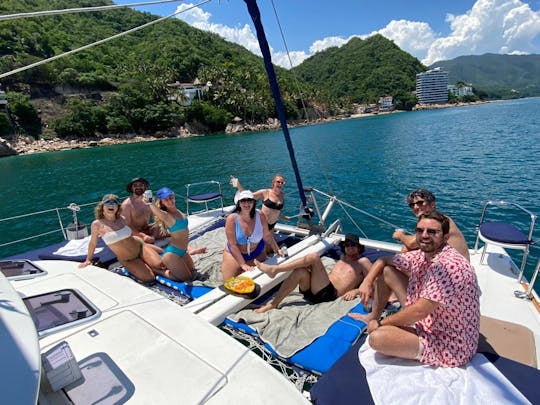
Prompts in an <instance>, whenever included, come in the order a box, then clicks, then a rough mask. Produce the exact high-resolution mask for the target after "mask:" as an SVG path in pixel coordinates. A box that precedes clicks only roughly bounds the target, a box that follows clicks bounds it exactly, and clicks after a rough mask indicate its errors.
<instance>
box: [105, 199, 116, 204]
mask: <svg viewBox="0 0 540 405" xmlns="http://www.w3.org/2000/svg"><path fill="white" fill-rule="evenodd" d="M103 205H118V201H115V200H109V201H105V202H104V203H103Z"/></svg>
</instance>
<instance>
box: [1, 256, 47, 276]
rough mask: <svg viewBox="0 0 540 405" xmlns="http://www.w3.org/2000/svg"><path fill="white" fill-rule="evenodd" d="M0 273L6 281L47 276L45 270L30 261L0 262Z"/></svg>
mask: <svg viewBox="0 0 540 405" xmlns="http://www.w3.org/2000/svg"><path fill="white" fill-rule="evenodd" d="M0 271H1V272H2V273H4V276H6V278H7V279H8V280H24V279H27V278H34V277H37V276H44V275H45V274H47V272H46V271H45V270H43V269H42V268H40V267H39V266H38V265H37V264H34V263H32V262H31V261H30V260H2V261H0Z"/></svg>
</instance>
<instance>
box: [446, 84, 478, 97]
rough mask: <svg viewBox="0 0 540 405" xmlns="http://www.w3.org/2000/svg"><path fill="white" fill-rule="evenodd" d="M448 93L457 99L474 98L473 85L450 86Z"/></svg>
mask: <svg viewBox="0 0 540 405" xmlns="http://www.w3.org/2000/svg"><path fill="white" fill-rule="evenodd" d="M448 91H449V92H450V93H452V94H453V95H454V96H456V97H465V96H473V95H474V92H473V89H472V84H449V85H448Z"/></svg>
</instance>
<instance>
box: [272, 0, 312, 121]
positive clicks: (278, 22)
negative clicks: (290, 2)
mask: <svg viewBox="0 0 540 405" xmlns="http://www.w3.org/2000/svg"><path fill="white" fill-rule="evenodd" d="M271 3H272V8H273V9H274V15H275V16H276V22H277V25H278V28H279V33H280V34H281V39H282V41H283V46H285V51H286V52H287V59H289V65H290V66H291V68H293V67H294V66H293V63H292V60H291V55H290V53H289V47H288V46H287V41H285V34H284V33H283V29H282V28H281V22H280V21H279V16H278V13H277V9H276V5H275V4H274V0H271ZM291 73H292V72H291ZM292 77H293V80H294V83H295V84H296V88H297V89H298V93H299V94H300V101H301V102H302V108H303V109H304V114H305V116H306V120H308V121H309V116H308V112H307V108H306V104H305V103H304V95H303V94H302V90H301V89H300V84H299V83H298V80H297V79H296V75H295V74H294V73H293V74H292Z"/></svg>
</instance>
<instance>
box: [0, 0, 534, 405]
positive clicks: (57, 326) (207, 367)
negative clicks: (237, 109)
mask: <svg viewBox="0 0 540 405" xmlns="http://www.w3.org/2000/svg"><path fill="white" fill-rule="evenodd" d="M245 1H246V4H247V6H248V10H249V12H250V15H251V16H252V19H253V22H254V25H255V27H256V30H257V35H258V39H259V42H260V45H261V52H262V54H263V57H264V60H265V67H266V69H267V73H268V77H269V82H270V86H271V88H272V92H273V95H274V98H275V102H276V110H277V112H278V116H279V119H280V122H281V126H282V130H283V133H284V136H285V138H286V141H287V146H288V149H289V155H290V158H291V164H292V166H293V169H294V173H295V177H296V183H297V188H298V194H299V200H300V205H301V208H300V212H299V216H298V218H299V220H298V222H297V223H296V224H295V225H290V224H280V223H278V224H277V225H276V227H275V237H276V239H278V240H279V241H280V243H283V244H286V245H287V251H288V257H276V256H274V257H270V258H269V259H268V263H281V262H285V261H288V260H293V259H295V258H298V257H301V256H302V255H306V254H309V253H313V252H315V253H318V254H319V255H321V256H324V257H325V258H327V260H329V261H330V263H331V260H332V258H334V259H335V258H336V257H337V256H338V255H339V244H340V242H341V241H342V240H343V239H344V235H343V232H342V228H341V221H340V220H336V221H334V222H332V223H328V218H329V215H330V212H331V210H332V208H333V207H334V206H335V205H336V204H338V205H340V206H341V207H345V208H349V209H355V210H356V208H355V207H354V206H352V205H351V204H348V203H347V202H345V201H342V200H340V199H339V198H338V197H336V196H333V195H329V194H326V193H324V192H322V191H320V190H317V189H315V188H310V187H304V185H303V184H302V180H301V177H300V174H299V171H298V167H297V164H296V159H295V156H294V150H293V148H292V144H291V142H290V138H289V134H288V128H287V123H286V119H285V113H284V109H283V105H282V102H281V97H280V94H279V87H278V83H277V80H276V77H275V74H274V71H273V66H272V63H271V58H270V52H269V48H268V44H267V42H266V38H265V34H264V30H263V27H262V25H261V19H260V15H259V11H258V8H257V4H256V1H255V0H245ZM198 185H199V184H198ZM200 185H202V186H203V187H206V186H208V187H213V186H215V187H217V190H214V191H209V190H204V192H203V193H197V194H193V193H191V192H190V191H188V192H187V195H186V203H187V204H188V209H187V212H188V214H189V215H188V218H189V224H190V228H189V229H190V236H191V240H192V243H194V244H196V243H204V244H208V243H210V241H216V240H217V241H218V243H217V246H216V247H215V251H216V252H218V253H219V250H220V249H221V250H222V249H223V246H224V240H220V239H219V233H220V232H221V234H222V233H223V230H222V227H223V223H224V218H225V217H226V216H227V215H228V214H229V213H230V212H231V211H232V209H233V207H232V206H226V205H225V204H224V203H223V196H222V194H221V189H220V183H219V182H216V181H210V182H201V183H200ZM188 186H192V185H188ZM188 190H190V187H188ZM321 200H323V201H322V202H321ZM194 203H198V204H204V209H202V210H199V211H193V210H191V211H190V209H189V204H194ZM212 203H218V206H217V207H212V206H211V205H209V204H212ZM497 207H505V208H506V207H510V208H515V209H517V210H521V211H524V212H525V213H526V214H527V215H528V216H529V217H530V222H531V224H530V227H529V230H528V232H521V231H519V229H517V228H516V227H515V226H514V225H511V224H507V223H506V222H505V221H504V220H503V221H491V220H488V219H489V214H490V212H491V210H492V209H496V208H497ZM80 208H81V206H78V205H71V206H70V211H71V212H72V213H73V216H74V217H73V222H72V224H70V225H68V226H64V224H63V223H62V221H61V220H60V224H59V226H60V230H61V231H62V233H63V235H64V236H65V238H66V240H63V241H59V242H58V243H57V244H54V245H52V246H46V247H43V248H42V249H38V250H34V251H29V252H24V253H21V254H17V255H14V256H10V257H7V258H4V259H3V260H2V261H0V267H1V270H2V275H0V294H1V298H0V299H1V301H0V302H1V305H0V313H1V318H0V319H1V321H2V330H3V331H4V332H3V333H2V334H1V335H0V347H1V349H0V350H1V354H2V358H3V359H6V361H4V362H3V366H2V368H1V370H2V371H1V373H2V379H1V380H0V381H1V386H2V392H3V397H2V398H3V399H4V400H5V401H6V402H7V403H37V402H39V403H42V404H48V403H51V404H53V403H54V404H56V403H90V402H91V403H95V402H106V403H108V402H114V403H118V402H121V403H123V402H133V403H160V402H166V401H167V402H170V401H175V402H182V403H233V402H234V403H239V402H240V403H247V402H249V403H277V402H279V403H281V402H282V403H309V401H311V402H313V403H342V402H343V403H345V402H349V403H350V402H351V401H354V402H358V401H365V402H367V403H370V402H381V397H380V393H377V394H375V390H374V388H373V387H374V385H373V381H370V380H369V377H366V372H365V369H364V367H363V366H362V364H361V362H360V361H359V359H358V352H359V349H360V347H361V345H362V344H363V342H364V340H365V337H366V334H365V333H364V332H365V324H363V323H362V322H360V321H356V320H354V319H352V318H350V317H347V313H348V312H349V311H351V310H354V311H357V312H362V311H364V313H365V309H364V308H363V306H362V305H361V303H359V302H358V301H353V302H351V303H350V304H347V303H345V302H344V301H342V300H336V302H333V303H325V304H318V305H304V306H298V307H299V309H298V310H296V312H294V315H293V316H294V319H293V321H292V322H289V323H287V322H285V321H284V320H283V319H282V318H283V317H282V316H280V317H278V318H281V319H276V317H275V316H273V317H270V315H268V318H264V320H265V321H266V325H265V327H264V328H262V327H260V326H258V325H256V322H252V323H249V322H245V320H246V318H250V311H249V309H250V308H251V307H252V306H253V305H258V304H259V303H260V302H263V300H267V299H269V297H271V295H272V293H273V291H274V290H275V288H276V287H277V286H279V284H280V283H281V282H282V281H283V280H284V278H285V277H286V275H285V274H283V273H280V274H278V276H276V277H274V278H271V277H269V276H268V275H267V274H266V273H264V272H261V271H259V270H257V269H256V270H254V271H252V272H249V273H246V275H247V276H248V277H250V278H252V279H253V281H254V282H255V284H256V285H257V289H256V290H255V294H250V295H245V294H244V295H242V294H232V293H231V292H230V291H227V290H226V289H224V288H223V285H222V284H223V283H222V281H219V280H218V281H217V282H216V281H215V280H214V284H213V285H212V284H211V283H210V284H209V283H205V280H198V282H193V283H181V282H174V281H172V280H168V279H165V278H164V277H161V276H158V277H157V281H158V284H156V285H154V286H151V287H147V286H144V285H141V284H140V283H137V282H135V281H134V280H132V277H130V275H129V273H128V272H127V271H126V270H125V269H123V268H122V267H121V266H119V264H118V262H117V261H116V258H115V257H114V255H112V254H111V252H110V251H108V250H107V248H106V247H105V246H103V249H102V250H101V251H100V252H96V257H97V258H98V259H99V263H97V264H98V265H92V266H88V267H87V268H85V269H79V268H78V262H80V261H82V260H84V257H85V248H86V246H87V244H86V245H85V240H86V243H87V237H86V232H85V231H84V225H81V224H80V222H79V221H78V219H77V216H76V215H77V213H78V212H79V210H80ZM53 212H57V211H56V210H55V211H53ZM20 219H21V218H17V220H20ZM24 220H28V218H27V217H25V219H24ZM535 220H536V215H535V214H534V213H531V212H529V211H527V210H526V209H524V208H523V207H521V206H519V205H518V204H515V203H509V202H501V201H490V202H489V203H487V204H486V207H485V210H484V212H483V213H482V215H481V217H480V224H479V228H478V233H477V234H478V238H477V241H476V244H475V247H474V249H471V251H470V255H471V263H472V264H473V266H474V268H475V270H476V273H477V276H478V280H479V285H480V287H481V290H482V296H481V299H480V302H481V313H482V315H483V318H482V330H481V332H482V336H483V343H484V345H481V346H480V350H481V354H480V355H481V356H483V357H479V359H480V366H479V367H478V368H477V369H476V371H477V374H472V376H469V380H464V381H465V384H467V386H470V385H475V384H477V383H478V385H479V386H481V387H484V388H485V387H487V391H488V392H489V394H490V395H489V396H487V397H478V395H481V393H479V392H478V391H476V392H472V393H471V392H469V391H467V390H465V389H463V390H459V389H458V390H457V391H458V392H459V393H460V394H461V393H463V392H464V393H465V394H466V395H469V396H468V397H462V400H464V401H465V400H467V398H468V399H470V398H476V399H478V398H484V399H485V398H489V399H490V400H491V399H492V398H493V397H497V396H500V398H502V400H501V401H502V402H511V403H516V402H523V403H526V402H527V401H528V402H530V403H535V402H538V401H540V395H539V394H538V392H537V391H536V390H535V386H534V381H536V380H537V379H538V377H539V376H540V371H539V370H538V365H539V364H540V362H539V360H540V352H539V350H538V349H537V348H538V347H539V346H538V344H539V342H540V312H539V308H540V305H539V302H540V300H539V298H538V295H537V294H536V292H535V291H534V288H533V287H534V282H535V281H536V276H537V274H538V271H539V266H540V264H538V265H536V268H535V271H534V274H533V277H532V278H531V280H530V282H529V281H528V280H527V279H526V277H525V264H526V262H527V255H528V252H529V248H530V246H531V244H532V243H533V241H532V232H533V229H534V223H535ZM205 236H208V239H204V238H205ZM361 242H362V244H363V245H364V246H365V247H366V253H365V254H366V255H368V257H370V258H372V259H373V260H374V259H376V258H377V257H379V256H381V255H388V254H394V253H396V252H399V251H400V249H401V246H400V245H398V244H395V243H388V242H383V241H377V240H371V239H365V238H364V239H361ZM481 244H483V246H481ZM508 248H510V249H514V248H517V249H521V250H523V252H524V260H523V264H522V265H521V267H519V268H518V267H517V266H516V264H515V263H514V261H513V260H512V259H511V257H510V255H509V254H508V252H507V250H506V249H508ZM210 250H211V251H210V252H209V253H208V255H209V256H210V255H212V254H214V253H215V252H214V250H212V249H210ZM81 258H82V260H81ZM203 260H204V262H205V263H210V265H209V267H211V268H213V269H214V271H215V268H216V265H217V266H219V262H220V259H219V257H218V258H217V260H216V259H215V258H214V262H212V260H210V258H209V257H204V258H201V261H203ZM198 265H200V266H202V263H198ZM210 271H211V270H210ZM118 273H119V274H120V275H119V274H118ZM126 275H127V276H128V277H126ZM209 279H211V277H209ZM291 306H294V305H291ZM392 310H393V309H392V308H391V306H390V307H389V308H388V311H392ZM246 311H248V312H247V315H246ZM306 311H309V312H308V313H309V315H306ZM251 312H252V311H251ZM274 312H277V311H274ZM261 316H262V314H261ZM312 319H317V323H318V324H317V325H315V324H310V323H309V321H310V320H312ZM298 321H302V322H305V323H301V324H300V327H296V328H295V327H293V324H294V323H297V322H298ZM276 324H277V326H276ZM276 330H277V333H276ZM306 330H307V331H309V332H311V333H310V335H309V336H303V335H305V333H300V332H305V331H306ZM283 331H286V332H287V335H286V336H287V338H286V339H281V340H280V339H279V338H276V335H279V334H280V333H283ZM484 358H485V359H488V360H489V361H487V362H483V363H482V359H484ZM488 363H489V364H488ZM419 368H420V367H419ZM436 375H437V373H436V371H435V376H436ZM435 378H437V377H435ZM480 383H481V384H482V385H480ZM385 384H386V385H387V387H391V388H392V389H391V390H387V391H391V392H392V393H394V395H398V396H399V395H405V394H404V393H406V392H408V391H406V390H404V388H405V385H401V388H400V386H397V385H394V384H390V385H389V383H388V381H385ZM410 387H412V388H414V391H415V392H418V393H419V395H420V398H422V395H425V396H424V397H423V398H424V400H426V399H427V398H431V397H430V395H432V392H430V391H428V390H427V389H426V384H425V382H424V381H423V380H421V379H420V380H417V381H416V382H415V383H414V381H413V382H412V383H411V384H410ZM461 391H463V392H461ZM465 391H466V392H465ZM452 393H453V394H455V392H452ZM443 398H447V397H443ZM415 401H417V399H415ZM382 402H385V401H384V397H383V399H382ZM443 402H446V401H443Z"/></svg>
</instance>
